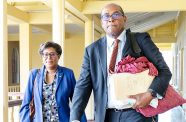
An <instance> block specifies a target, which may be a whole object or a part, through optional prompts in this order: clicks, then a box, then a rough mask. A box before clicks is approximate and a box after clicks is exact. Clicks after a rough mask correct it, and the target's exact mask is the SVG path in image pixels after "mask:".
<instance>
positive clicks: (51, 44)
mask: <svg viewBox="0 0 186 122" xmlns="http://www.w3.org/2000/svg"><path fill="white" fill-rule="evenodd" d="M50 47H52V48H54V49H55V50H56V52H57V54H58V55H59V56H60V55H61V54H62V49H61V46H60V45H59V44H57V43H55V42H52V41H48V42H45V43H43V44H41V45H40V48H39V54H40V55H43V51H44V50H45V49H47V48H50Z"/></svg>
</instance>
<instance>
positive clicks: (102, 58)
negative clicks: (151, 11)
mask: <svg viewBox="0 0 186 122" xmlns="http://www.w3.org/2000/svg"><path fill="white" fill-rule="evenodd" d="M126 37H127V40H126V44H125V46H124V49H123V52H122V57H125V56H127V55H128V54H130V55H131V56H133V57H139V56H142V55H144V56H146V57H147V58H148V60H149V61H150V62H152V63H153V64H154V65H155V66H156V68H157V69H158V72H159V75H158V76H157V77H156V78H155V79H154V80H153V82H152V84H151V85H150V89H153V90H155V91H156V92H157V93H159V94H160V95H162V96H164V95H165V91H166V88H167V86H168V84H169V81H170V79H171V76H172V74H171V72H170V70H169V68H168V66H167V64H166V63H165V61H164V59H163V57H162V54H161V53H160V52H159V49H158V48H157V47H156V45H155V44H154V43H153V42H152V40H151V38H150V36H149V34H147V33H136V38H137V43H138V44H139V46H140V48H141V50H142V52H141V53H135V52H134V51H133V49H132V48H131V42H130V36H129V30H127V32H126ZM106 46H107V40H106V37H103V38H101V39H99V40H97V41H96V42H94V43H93V44H91V45H90V46H88V47H87V48H86V49H85V54H84V60H83V64H82V68H81V74H80V77H79V80H78V81H77V84H76V87H75V91H74V95H73V100H72V108H71V115H70V120H77V119H78V120H79V119H80V117H81V115H82V113H83V111H84V109H85V107H86V105H87V102H88V100H89V97H90V94H91V91H92V90H93V93H94V109H95V122H104V119H105V113H106V107H107V101H108V99H107V97H108V92H107V47H106Z"/></svg>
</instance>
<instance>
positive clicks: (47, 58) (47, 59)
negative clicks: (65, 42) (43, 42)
mask: <svg viewBox="0 0 186 122" xmlns="http://www.w3.org/2000/svg"><path fill="white" fill-rule="evenodd" d="M59 58H60V56H59V55H58V54H57V52H56V50H55V49H54V48H53V47H49V48H46V49H45V50H44V51H43V54H42V59H43V63H44V65H45V66H46V68H49V69H53V68H56V67H57V65H58V60H59Z"/></svg>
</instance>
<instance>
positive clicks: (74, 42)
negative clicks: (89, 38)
mask: <svg viewBox="0 0 186 122" xmlns="http://www.w3.org/2000/svg"><path fill="white" fill-rule="evenodd" d="M64 44H65V47H64V51H65V55H64V58H65V59H64V66H65V67H68V68H71V69H72V70H73V71H74V74H75V77H76V79H78V77H79V74H80V69H81V64H82V61H83V55H84V49H85V48H84V34H77V35H75V34H73V35H68V38H67V39H66V40H65V43H64Z"/></svg>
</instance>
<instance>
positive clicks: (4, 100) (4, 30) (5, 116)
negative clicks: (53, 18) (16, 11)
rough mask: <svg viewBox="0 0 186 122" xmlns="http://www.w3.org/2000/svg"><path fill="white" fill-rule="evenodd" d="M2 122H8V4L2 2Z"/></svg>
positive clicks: (0, 30)
mask: <svg viewBox="0 0 186 122" xmlns="http://www.w3.org/2000/svg"><path fill="white" fill-rule="evenodd" d="M0 96H1V100H0V122H8V42H7V2H6V0H1V1H0Z"/></svg>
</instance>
